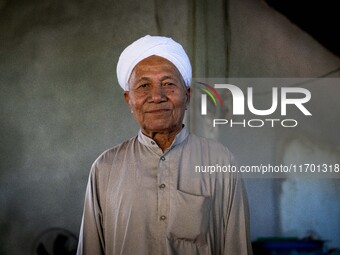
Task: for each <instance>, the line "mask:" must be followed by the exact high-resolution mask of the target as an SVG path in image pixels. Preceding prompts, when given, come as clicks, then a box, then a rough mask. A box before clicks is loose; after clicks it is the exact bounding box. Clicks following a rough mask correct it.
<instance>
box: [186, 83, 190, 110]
mask: <svg viewBox="0 0 340 255" xmlns="http://www.w3.org/2000/svg"><path fill="white" fill-rule="evenodd" d="M185 95H186V96H187V102H186V107H185V109H187V107H188V106H189V104H190V98H191V89H190V87H189V88H187V90H186V92H185Z"/></svg>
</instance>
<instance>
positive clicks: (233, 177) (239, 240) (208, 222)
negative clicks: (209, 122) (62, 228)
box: [77, 127, 251, 255]
mask: <svg viewBox="0 0 340 255" xmlns="http://www.w3.org/2000/svg"><path fill="white" fill-rule="evenodd" d="M216 164H218V165H220V166H228V165H230V164H233V158H232V155H231V153H230V152H229V151H228V149H227V148H225V147H224V146H223V145H221V144H219V143H217V142H215V141H212V140H209V139H205V138H200V137H197V136H195V135H192V134H189V132H188V130H187V129H186V128H185V127H184V128H183V129H182V131H181V132H180V133H179V134H178V135H177V136H176V139H175V140H174V142H173V144H172V146H171V147H170V148H169V149H168V150H167V151H165V152H164V153H163V152H162V150H161V149H160V148H159V147H158V146H157V144H156V143H155V142H154V141H153V140H152V139H150V138H149V137H147V136H145V135H143V134H142V132H139V134H138V136H137V137H134V138H131V139H130V140H128V141H126V142H124V143H122V144H120V145H118V146H116V147H114V148H112V149H110V150H108V151H106V152H104V153H103V154H102V155H101V156H100V157H99V158H98V159H97V160H96V161H95V162H94V164H93V166H92V169H91V173H90V177H89V182H88V186H87V191H86V197H85V206H84V214H83V221H82V226H81V230H80V236H79V245H78V253H77V254H78V255H81V254H84V255H100V254H107V255H118V254H120V255H137V254H141V255H144V254H145V255H163V254H164V255H165V254H168V255H170V254H183V255H195V254H207V255H208V254H211V255H218V254H225V255H239V254H240V255H246V254H251V246H250V239H249V231H248V225H249V224H248V218H249V217H248V205H247V199H246V194H245V190H244V187H243V182H242V180H241V179H239V178H238V176H237V174H233V173H231V174H229V173H222V174H214V175H211V174H209V173H203V172H200V173H198V172H195V169H196V166H211V165H216Z"/></svg>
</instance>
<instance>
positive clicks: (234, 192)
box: [223, 175, 252, 255]
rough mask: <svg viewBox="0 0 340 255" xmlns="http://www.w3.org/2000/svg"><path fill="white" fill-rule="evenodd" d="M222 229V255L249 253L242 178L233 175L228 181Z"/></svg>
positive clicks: (247, 219)
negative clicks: (224, 219) (224, 223)
mask: <svg viewBox="0 0 340 255" xmlns="http://www.w3.org/2000/svg"><path fill="white" fill-rule="evenodd" d="M228 186H229V194H228V197H229V198H228V200H229V203H228V205H227V206H228V208H226V225H225V229H224V252H223V254H224V255H251V254H252V249H251V242H250V235H249V210H248V201H247V195H246V191H245V188H244V184H243V180H242V179H241V178H240V177H239V176H238V175H235V176H234V177H233V178H232V179H231V180H230V183H229V185H228Z"/></svg>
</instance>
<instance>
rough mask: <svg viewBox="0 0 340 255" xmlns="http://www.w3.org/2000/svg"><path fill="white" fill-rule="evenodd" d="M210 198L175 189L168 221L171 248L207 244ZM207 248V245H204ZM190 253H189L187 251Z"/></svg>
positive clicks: (198, 246) (197, 246) (197, 247)
mask: <svg viewBox="0 0 340 255" xmlns="http://www.w3.org/2000/svg"><path fill="white" fill-rule="evenodd" d="M210 208H211V198H210V197H207V196H198V195H192V194H188V193H185V192H183V191H180V190H177V191H176V192H175V196H174V200H173V201H172V204H171V207H170V214H169V223H168V240H169V242H170V244H172V245H171V246H172V249H174V248H176V247H173V245H175V246H176V243H177V244H178V245H179V244H180V246H183V245H184V246H190V247H192V246H193V247H195V249H200V247H201V248H204V246H206V244H207V232H208V227H209V215H210ZM205 248H207V247H205ZM188 254H190V253H188Z"/></svg>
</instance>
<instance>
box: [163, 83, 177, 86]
mask: <svg viewBox="0 0 340 255" xmlns="http://www.w3.org/2000/svg"><path fill="white" fill-rule="evenodd" d="M173 85H175V84H174V83H172V82H165V83H163V86H173Z"/></svg>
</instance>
